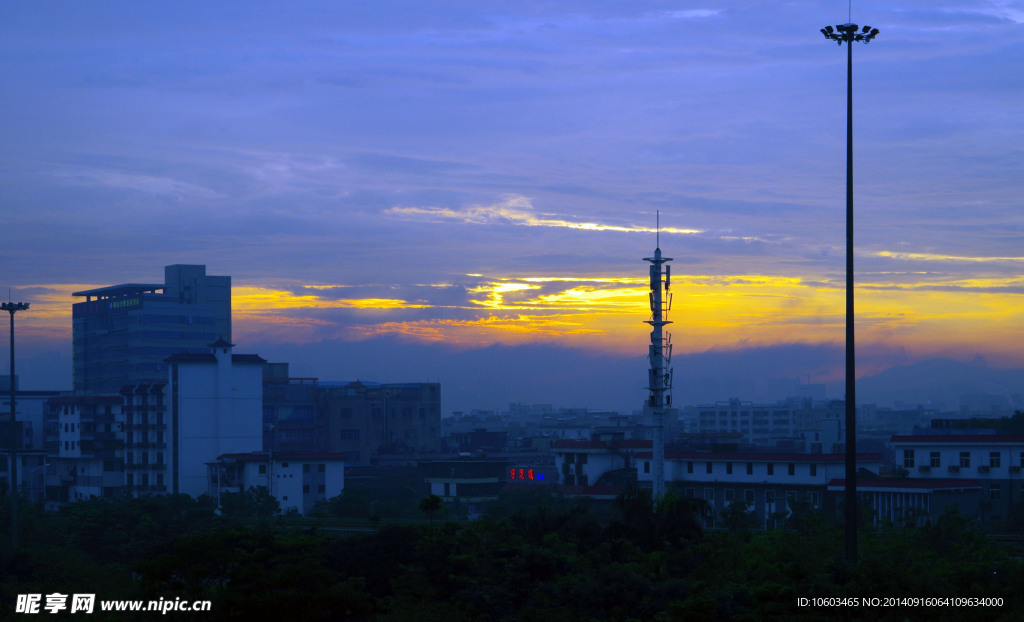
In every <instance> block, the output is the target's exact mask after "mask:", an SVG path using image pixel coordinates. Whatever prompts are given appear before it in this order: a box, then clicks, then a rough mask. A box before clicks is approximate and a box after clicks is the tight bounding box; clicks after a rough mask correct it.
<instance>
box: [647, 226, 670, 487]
mask: <svg viewBox="0 0 1024 622" xmlns="http://www.w3.org/2000/svg"><path fill="white" fill-rule="evenodd" d="M657 218H658V220H657V229H656V231H657V233H656V236H657V237H656V240H657V243H658V247H657V248H655V249H654V257H645V258H644V261H649V262H651V268H650V275H651V291H650V294H649V297H650V304H651V319H649V320H647V321H646V323H647V324H650V325H651V344H650V346H648V350H647V352H648V359H649V360H650V364H651V367H650V370H649V371H648V383H647V390H648V391H649V395H648V398H647V407H648V408H649V409H650V410H651V419H652V421H651V423H652V429H653V434H652V437H653V438H652V439H651V440H652V443H651V445H652V450H653V451H652V453H653V456H652V463H653V468H652V469H651V497H652V498H653V499H655V500H658V499H660V498H662V497H663V496H664V495H665V413H666V411H667V409H668V407H669V406H671V405H672V369H671V368H670V367H669V363H671V361H672V338H671V335H669V334H668V333H667V332H665V331H664V327H665V326H666V325H667V324H671V323H672V322H671V321H669V319H668V312H669V310H671V308H672V295H671V294H670V293H669V283H670V279H671V276H670V269H669V266H668V265H666V264H667V263H668V262H670V261H672V258H671V257H662V256H661V213H660V212H658V216H657Z"/></svg>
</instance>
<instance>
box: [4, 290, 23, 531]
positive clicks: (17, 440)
mask: <svg viewBox="0 0 1024 622" xmlns="http://www.w3.org/2000/svg"><path fill="white" fill-rule="evenodd" d="M28 305H29V303H27V302H5V303H2V304H0V309H2V310H4V311H7V312H8V313H10V314H11V427H10V430H11V546H12V548H13V549H14V550H17V549H18V450H19V449H21V447H20V446H21V431H20V430H19V429H18V423H17V419H16V417H15V414H14V413H15V412H17V411H16V410H15V408H14V400H15V396H16V393H17V392H16V391H15V389H14V314H15V313H17V312H18V311H25V310H26V309H28Z"/></svg>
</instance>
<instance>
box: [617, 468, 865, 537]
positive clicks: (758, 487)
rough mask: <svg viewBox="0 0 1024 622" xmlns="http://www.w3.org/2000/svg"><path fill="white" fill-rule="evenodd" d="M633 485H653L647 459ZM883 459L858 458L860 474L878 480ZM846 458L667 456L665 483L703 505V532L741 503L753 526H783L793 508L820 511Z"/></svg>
mask: <svg viewBox="0 0 1024 622" xmlns="http://www.w3.org/2000/svg"><path fill="white" fill-rule="evenodd" d="M638 457H639V464H638V470H637V480H638V481H639V482H641V483H645V482H649V481H650V480H651V474H650V470H651V469H650V453H643V454H640V455H639V456H638ZM882 463H883V460H882V455H881V454H858V455H857V468H858V470H859V471H860V472H862V473H870V474H876V475H877V474H878V473H879V472H880V470H881V467H882ZM845 464H846V456H845V454H751V453H704V452H693V453H669V454H668V455H666V457H665V479H666V481H669V482H671V484H670V489H672V490H676V491H678V492H680V493H681V494H682V495H683V496H685V497H690V498H697V499H703V500H704V501H705V502H707V504H708V506H709V508H710V510H711V512H710V515H709V516H708V517H707V519H706V520H705V526H706V527H718V526H721V520H722V511H723V510H725V509H726V508H728V507H729V506H730V505H732V504H733V503H735V502H743V503H745V504H746V506H747V508H748V509H749V510H751V511H752V512H753V515H754V517H756V519H757V525H758V526H761V527H764V528H768V529H771V528H774V527H779V526H781V524H782V522H783V521H784V520H785V519H786V518H787V517H788V516H789V514H790V513H791V512H792V511H793V509H794V508H795V507H796V506H797V504H805V505H806V506H807V507H809V508H811V509H815V508H820V507H822V503H823V502H824V499H825V493H826V492H827V490H828V486H829V483H830V482H832V481H833V480H835V479H837V478H839V477H841V476H842V475H843V474H844V472H845Z"/></svg>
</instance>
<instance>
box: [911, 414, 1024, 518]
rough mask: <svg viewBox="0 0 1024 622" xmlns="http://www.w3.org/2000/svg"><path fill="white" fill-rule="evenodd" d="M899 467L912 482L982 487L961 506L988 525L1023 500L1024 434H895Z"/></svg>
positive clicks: (961, 509)
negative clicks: (960, 482)
mask: <svg viewBox="0 0 1024 622" xmlns="http://www.w3.org/2000/svg"><path fill="white" fill-rule="evenodd" d="M891 446H892V448H893V451H894V452H895V458H896V464H897V465H898V466H901V467H903V468H904V469H906V470H907V472H908V474H909V476H910V478H915V479H926V480H928V481H929V482H934V481H935V480H946V481H952V482H957V481H963V482H964V483H967V482H974V483H976V484H980V486H981V493H980V495H979V497H978V499H977V500H976V501H973V502H970V503H966V502H965V503H963V504H961V505H960V506H959V507H958V510H959V511H960V512H961V513H964V514H967V515H976V516H977V517H978V519H979V521H980V522H981V523H982V524H983V525H985V526H989V527H996V526H998V525H999V523H1000V522H1001V521H1003V520H1005V519H1007V518H1009V513H1010V512H1011V510H1012V509H1013V508H1014V506H1015V505H1016V506H1019V505H1020V504H1021V503H1022V502H1024V479H1022V471H1024V435H1005V434H928V435H924V434H922V435H912V436H894V437H892V440H891Z"/></svg>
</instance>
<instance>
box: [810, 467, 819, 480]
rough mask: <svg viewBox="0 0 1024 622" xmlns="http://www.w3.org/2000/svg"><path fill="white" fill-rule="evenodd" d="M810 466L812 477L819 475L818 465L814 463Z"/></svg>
mask: <svg viewBox="0 0 1024 622" xmlns="http://www.w3.org/2000/svg"><path fill="white" fill-rule="evenodd" d="M810 467H811V477H815V476H817V475H818V465H816V464H812V465H810Z"/></svg>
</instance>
